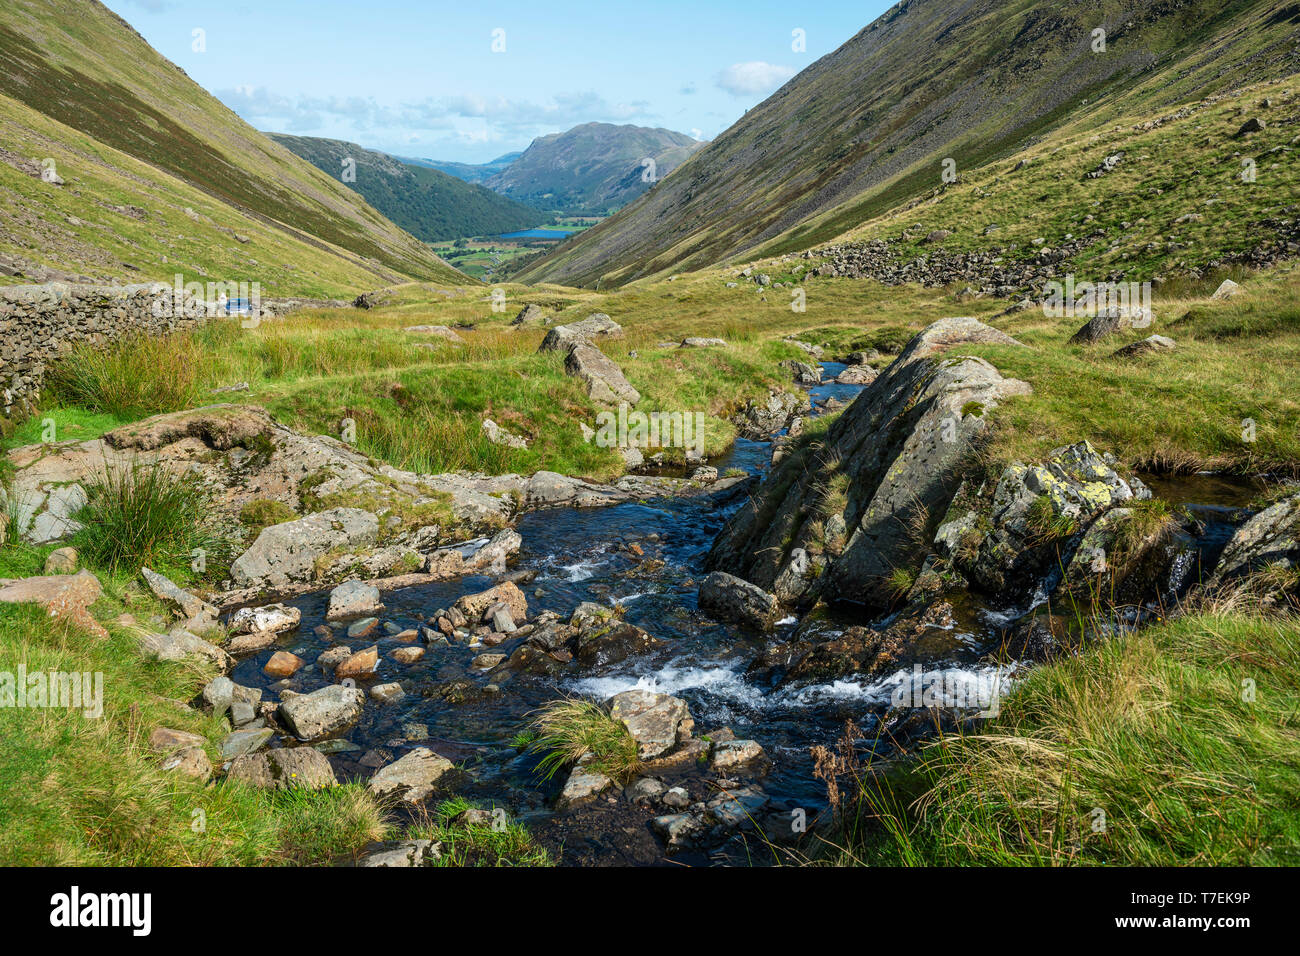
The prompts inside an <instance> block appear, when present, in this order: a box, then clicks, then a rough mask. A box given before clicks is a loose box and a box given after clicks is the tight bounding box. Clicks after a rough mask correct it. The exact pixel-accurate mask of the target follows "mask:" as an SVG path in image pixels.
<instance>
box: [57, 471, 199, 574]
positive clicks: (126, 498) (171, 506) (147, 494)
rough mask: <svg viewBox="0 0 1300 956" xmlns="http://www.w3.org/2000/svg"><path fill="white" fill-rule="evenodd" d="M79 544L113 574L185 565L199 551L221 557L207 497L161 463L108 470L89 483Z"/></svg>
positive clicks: (89, 557) (86, 554) (90, 560)
mask: <svg viewBox="0 0 1300 956" xmlns="http://www.w3.org/2000/svg"><path fill="white" fill-rule="evenodd" d="M86 494H87V496H88V499H89V500H88V502H87V504H86V507H85V508H83V509H82V510H81V512H80V513H79V514H78V515H77V520H78V521H80V522H81V523H82V524H83V525H85V529H84V530H83V531H81V532H79V533H78V535H77V536H76V543H77V545H78V547H79V549H80V551H81V554H82V557H83V558H84V560H85V561H86V563H88V564H90V565H92V566H94V567H97V568H102V569H105V570H107V571H109V572H110V573H113V574H118V573H123V572H134V571H138V570H139V569H140V568H141V567H145V566H153V567H158V568H167V569H177V568H185V567H187V566H188V565H189V564H190V562H191V558H192V556H193V553H194V551H195V550H196V549H200V548H201V549H203V551H204V552H205V560H206V559H207V557H211V558H215V557H217V556H218V555H219V554H220V552H221V550H222V548H221V541H220V539H219V538H218V537H217V535H216V534H215V533H214V532H213V531H212V528H211V525H210V523H209V515H210V513H211V508H210V503H209V500H208V495H207V494H206V493H205V492H204V490H203V489H202V487H201V486H200V485H199V484H198V482H197V481H196V480H194V479H193V478H191V477H188V476H184V475H177V474H175V473H174V472H171V471H169V470H167V469H166V468H163V467H161V466H159V465H152V464H143V463H141V462H139V461H131V462H130V463H128V464H124V465H116V466H105V468H104V470H103V471H102V472H101V473H100V474H98V475H97V476H96V477H95V478H93V479H92V480H91V481H89V482H88V483H87V485H86Z"/></svg>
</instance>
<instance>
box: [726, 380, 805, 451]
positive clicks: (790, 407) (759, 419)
mask: <svg viewBox="0 0 1300 956" xmlns="http://www.w3.org/2000/svg"><path fill="white" fill-rule="evenodd" d="M811 407H812V403H811V402H810V401H809V399H808V396H807V394H806V393H803V392H800V393H799V394H795V393H794V392H787V391H785V390H783V389H772V390H771V391H770V392H769V393H768V396H767V398H765V399H761V400H753V399H751V400H750V401H748V402H746V403H745V407H744V408H742V409H741V410H740V411H739V412H738V413H737V414H736V415H735V416H734V417H733V418H732V422H734V423H735V425H736V429H737V431H739V432H740V436H741V437H742V438H748V439H749V440H750V441H769V440H770V439H771V438H772V437H773V436H774V435H776V434H777V433H778V432H780V431H781V430H783V429H785V428H788V427H789V426H790V422H791V421H793V420H794V419H795V418H797V417H799V416H800V415H803V414H806V413H807V411H808V410H809V409H810V408H811Z"/></svg>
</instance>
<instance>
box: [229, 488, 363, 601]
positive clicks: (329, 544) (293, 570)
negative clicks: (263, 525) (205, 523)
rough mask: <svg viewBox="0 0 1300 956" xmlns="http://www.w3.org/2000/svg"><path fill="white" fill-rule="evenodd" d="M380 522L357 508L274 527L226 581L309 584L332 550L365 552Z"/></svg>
mask: <svg viewBox="0 0 1300 956" xmlns="http://www.w3.org/2000/svg"><path fill="white" fill-rule="evenodd" d="M378 537H379V519H378V518H377V517H375V516H374V515H372V514H371V513H370V512H368V511H362V510H361V509H359V508H334V509H331V510H329V511H322V512H319V513H318V514H314V515H308V516H307V517H306V518H299V519H298V520H297V521H288V522H285V523H284V524H277V525H273V526H272V527H270V528H267V529H266V530H264V531H263V532H262V533H261V534H259V535H258V536H257V540H256V541H254V542H253V546H252V547H250V548H249V549H248V550H247V551H245V552H244V553H243V554H242V555H240V556H239V557H238V558H237V559H235V563H234V564H232V565H231V566H230V576H231V578H232V579H233V580H234V582H235V584H237V585H238V586H239V587H241V588H248V587H272V588H277V587H285V586H286V585H289V584H292V583H296V582H302V581H310V580H312V578H313V576H314V573H315V567H316V560H317V559H318V558H320V557H323V556H324V555H327V554H329V553H330V552H332V551H350V550H357V549H360V548H369V547H371V546H373V545H374V543H375V541H376V540H377V538H378Z"/></svg>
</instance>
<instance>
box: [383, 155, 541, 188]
mask: <svg viewBox="0 0 1300 956" xmlns="http://www.w3.org/2000/svg"><path fill="white" fill-rule="evenodd" d="M522 155H523V153H506V154H505V155H504V156H498V157H497V158H496V159H494V160H492V161H491V162H490V163H478V164H475V163H453V162H450V161H445V162H444V161H442V160H437V159H413V158H411V157H409V156H399V157H397V158H398V159H400V160H401V161H402V162H404V163H409V164H410V165H412V166H426V167H428V168H429V169H440V170H442V171H443V172H444V173H446V174H447V175H449V176H455V177H456V178H457V179H463V180H465V182H467V183H481V182H483V181H484V180H485V179H488V178H490V177H492V176H495V175H496V174H497V173H499V172H502V171H504V170H505V168H506V167H507V166H509V165H510V164H511V163H513V162H514V161H515V160H516V159H518V158H519V157H520V156H522Z"/></svg>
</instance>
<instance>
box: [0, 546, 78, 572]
mask: <svg viewBox="0 0 1300 956" xmlns="http://www.w3.org/2000/svg"><path fill="white" fill-rule="evenodd" d="M3 543H4V542H3V541H2V540H0V544H3ZM80 563H81V559H80V556H79V555H78V554H77V549H76V548H57V549H56V550H54V551H51V552H50V553H49V554H47V555H46V556H45V573H46V575H51V574H76V573H77V568H78V567H79V566H80Z"/></svg>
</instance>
